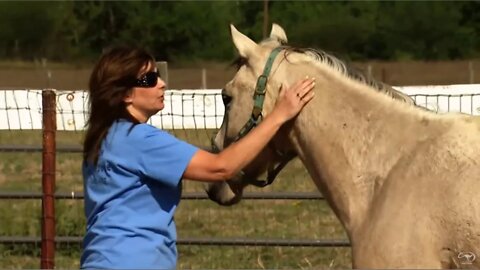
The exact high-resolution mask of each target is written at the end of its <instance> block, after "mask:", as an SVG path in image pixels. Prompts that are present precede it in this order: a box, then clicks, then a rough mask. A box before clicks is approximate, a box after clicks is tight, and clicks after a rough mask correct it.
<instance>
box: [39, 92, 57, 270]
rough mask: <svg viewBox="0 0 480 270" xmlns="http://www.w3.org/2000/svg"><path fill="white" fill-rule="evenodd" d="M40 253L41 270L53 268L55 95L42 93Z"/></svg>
mask: <svg viewBox="0 0 480 270" xmlns="http://www.w3.org/2000/svg"><path fill="white" fill-rule="evenodd" d="M42 115H43V123H42V130H43V148H42V190H43V193H42V251H41V261H40V268H41V269H53V268H55V159H56V157H55V154H56V143H55V135H56V134H55V133H56V131H57V117H56V94H55V91H54V90H52V89H47V90H43V91H42Z"/></svg>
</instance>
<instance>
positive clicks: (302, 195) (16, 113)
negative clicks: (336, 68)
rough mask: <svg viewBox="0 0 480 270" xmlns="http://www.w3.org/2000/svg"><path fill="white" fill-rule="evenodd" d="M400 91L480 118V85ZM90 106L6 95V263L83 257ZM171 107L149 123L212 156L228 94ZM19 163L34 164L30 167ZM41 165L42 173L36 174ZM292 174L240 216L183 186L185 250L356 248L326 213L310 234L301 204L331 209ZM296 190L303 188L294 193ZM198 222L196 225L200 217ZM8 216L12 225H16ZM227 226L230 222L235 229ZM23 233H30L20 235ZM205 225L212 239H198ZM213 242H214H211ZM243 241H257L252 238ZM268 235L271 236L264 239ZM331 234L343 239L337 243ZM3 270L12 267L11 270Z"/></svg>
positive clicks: (177, 97) (183, 98) (184, 93)
mask: <svg viewBox="0 0 480 270" xmlns="http://www.w3.org/2000/svg"><path fill="white" fill-rule="evenodd" d="M399 89H400V90H401V91H404V92H405V93H407V94H409V95H410V96H412V97H413V98H414V99H415V101H416V103H417V105H419V106H424V107H426V108H428V109H430V110H433V111H436V112H437V113H444V112H461V113H467V114H472V115H479V114H480V85H454V86H435V87H430V86H428V87H424V86H417V87H403V88H401V87H399ZM87 99H88V96H87V93H86V92H84V91H81V90H79V91H59V90H54V89H42V90H40V89H22V90H1V91H0V119H2V120H1V121H0V139H1V143H0V156H2V157H3V159H2V160H4V163H3V165H2V166H3V167H1V168H2V169H3V170H2V171H1V174H0V187H1V191H0V201H2V202H4V203H5V204H2V205H3V206H2V207H1V209H2V210H1V212H2V213H1V214H3V215H4V217H5V218H4V221H3V222H1V221H0V252H3V254H4V256H2V257H5V256H9V255H10V254H13V255H12V257H15V256H19V257H21V256H23V255H18V254H23V253H22V252H24V251H25V250H32V247H34V248H33V249H34V250H37V251H35V252H33V253H29V254H28V256H30V257H33V258H39V259H40V268H42V269H52V268H55V267H56V265H57V266H58V263H56V262H57V259H56V254H59V253H60V254H61V255H62V256H61V259H62V260H63V259H64V257H65V256H64V254H63V253H64V252H65V250H66V249H70V248H71V249H75V250H76V252H77V253H75V254H77V255H78V253H79V252H80V250H81V247H80V245H81V242H82V233H83V230H84V225H85V221H84V220H83V204H82V201H83V192H82V189H83V187H82V183H81V174H80V173H79V172H80V166H81V163H80V161H81V147H80V145H81V143H80V142H81V137H82V132H83V130H84V127H85V123H86V120H87V116H88V115H87V113H88V107H87ZM165 104H166V106H165V109H164V110H162V111H161V112H160V113H158V114H157V115H155V116H153V117H152V118H151V119H150V124H152V125H154V126H157V127H159V128H162V129H165V130H168V131H169V132H171V133H173V134H174V135H176V136H178V137H180V138H182V139H184V140H187V141H189V142H190V143H192V144H195V145H197V146H199V147H202V148H206V149H208V147H209V143H210V139H211V137H212V136H213V134H214V133H215V132H216V131H217V130H218V128H219V127H220V125H221V122H222V119H223V114H224V108H223V104H222V101H221V94H220V90H219V89H211V90H188V89H187V90H170V91H167V92H166V94H165ZM6 142H8V143H6ZM14 155H20V157H12V156H14ZM21 161H26V162H27V164H26V165H25V164H23V163H21ZM39 164H41V168H40V166H37V165H39ZM289 166H290V165H289ZM290 170H291V172H287V173H285V174H284V175H283V176H282V175H280V176H279V177H280V178H282V177H283V179H282V182H283V184H280V183H279V186H280V188H278V189H275V188H267V189H265V190H261V191H259V190H258V189H253V188H249V189H248V190H247V192H246V193H245V194H244V201H262V202H270V203H267V204H263V203H262V204H260V205H259V204H258V203H256V204H247V205H244V206H242V207H244V208H245V209H243V210H241V216H240V217H238V212H237V214H236V215H237V216H233V215H232V214H231V213H232V211H233V210H234V209H236V208H237V206H235V207H232V208H221V207H219V208H213V209H209V210H208V211H207V210H205V209H203V208H201V207H212V206H211V204H213V203H212V202H209V201H208V197H207V196H206V193H205V192H204V191H203V188H204V187H203V186H200V185H193V184H190V183H188V184H185V185H184V187H183V190H184V192H183V194H182V200H184V201H187V202H186V203H185V204H186V206H185V209H186V210H185V211H184V212H181V213H180V214H179V215H180V217H179V220H180V222H178V223H179V224H178V227H179V232H181V231H185V232H188V233H191V235H184V234H183V233H180V235H179V240H178V245H179V246H234V247H237V246H253V247H322V248H327V247H328V248H344V247H348V246H349V242H348V240H346V237H345V234H344V232H343V230H342V228H341V227H339V224H338V222H337V221H335V217H333V216H332V213H331V212H330V213H327V214H325V215H330V218H328V219H327V220H315V221H313V223H312V224H311V226H312V227H308V226H306V225H304V224H303V223H302V222H300V221H298V220H301V218H305V217H307V213H308V214H311V213H310V212H311V211H310V210H299V209H300V208H299V205H300V206H301V207H305V209H313V211H315V212H316V211H318V212H321V213H326V212H325V211H329V210H325V209H326V208H328V206H326V207H324V208H325V209H324V208H321V209H320V208H317V206H315V205H313V204H310V203H308V202H309V201H313V202H316V201H323V200H324V199H323V197H322V196H321V194H320V193H318V192H317V191H316V189H315V187H314V186H313V185H312V184H311V183H310V184H304V182H303V181H302V182H301V183H302V184H300V185H299V184H298V182H299V181H296V182H295V183H292V182H289V183H287V182H288V181H290V180H288V179H290V178H294V177H296V178H302V179H303V178H308V175H307V174H306V172H305V170H304V169H303V167H302V166H301V164H300V163H299V162H298V161H296V163H295V164H293V165H292V168H291V169H290ZM10 174H11V175H10ZM299 174H301V176H299ZM39 178H41V179H42V181H41V184H38V183H39V181H38V179H39ZM309 182H311V181H309ZM293 186H294V187H300V188H299V189H298V190H296V189H294V191H291V190H292V187H293ZM272 201H273V202H272ZM182 204H183V203H182ZM272 205H273V206H272ZM275 205H278V207H279V209H280V211H281V212H289V213H296V214H298V215H299V216H297V217H295V218H294V219H296V220H297V221H295V222H296V223H292V224H289V222H290V221H287V220H288V219H289V218H290V216H288V215H287V214H280V217H279V218H277V217H275V218H272V216H271V215H273V214H271V213H270V212H269V211H273V210H271V209H272V207H275ZM302 209H303V208H302ZM179 211H180V210H179ZM235 211H237V210H235ZM258 211H265V212H266V213H265V214H264V215H265V217H264V218H265V220H264V221H263V222H262V220H261V219H257V218H255V217H254V215H253V214H252V212H255V213H258ZM218 213H220V214H218ZM192 215H197V216H198V217H197V216H195V217H192ZM27 216H33V217H34V221H33V222H28V221H26V218H27ZM205 216H208V217H207V219H212V218H213V217H221V219H222V222H220V224H217V225H215V226H217V227H215V228H217V229H216V231H215V230H213V232H212V231H209V228H208V227H209V226H213V225H211V224H212V223H207V222H204V221H199V220H200V219H201V218H204V217H205ZM200 217H201V218H200ZM9 218H10V219H11V220H8V219H9ZM230 219H232V220H233V221H232V220H230ZM248 219H253V220H255V221H256V222H258V224H255V225H254V226H251V224H250V223H243V220H248ZM307 219H308V217H307ZM227 220H230V221H228V222H227ZM272 220H274V221H272ZM15 222H19V224H24V223H30V225H18V226H17V225H15V224H13V223H15ZM208 222H210V221H208ZM336 222H337V223H336ZM235 223H237V224H235ZM272 223H275V226H277V227H278V228H279V229H278V231H273V232H272V231H271V230H270V231H269V226H270V228H271V226H272V225H271V224H272ZM283 223H285V224H283ZM287 223H288V224H287ZM206 224H207V225H206ZM325 224H328V225H329V226H330V225H331V226H336V227H335V229H331V230H330V231H328V230H325V231H322V232H321V233H320V234H318V233H314V232H313V229H314V228H316V227H317V226H319V225H322V226H323V225H325ZM332 224H334V225H332ZM237 225H238V226H240V227H239V228H240V229H245V228H247V232H246V233H242V232H241V231H239V230H240V229H238V230H237V231H236V232H240V233H241V234H240V235H238V234H237V235H235V231H234V232H233V233H229V232H223V231H222V230H223V228H225V227H228V226H232V227H235V226H237ZM283 225H285V226H287V227H291V226H298V228H297V231H296V232H292V235H290V236H285V235H284V234H285V233H284V232H282V226H283ZM22 226H26V227H25V228H20V227H22ZM38 227H39V228H38ZM199 227H201V228H203V229H204V231H199V232H198V231H196V229H197V228H199ZM5 228H6V229H5ZM206 232H208V233H206ZM209 234H210V236H207V235H209ZM244 235H248V236H250V237H244ZM265 235H267V236H268V238H265V237H264V236H265ZM332 236H335V237H333V238H332ZM18 250H21V251H18ZM38 250H39V252H38ZM192 252H193V251H192ZM27 253H28V252H27ZM187 253H188V252H187ZM280 253H281V252H280ZM212 254H213V253H212ZM277 255H278V254H277ZM215 256H217V255H215V254H214V255H212V257H215ZM339 256H342V255H341V254H340V255H339ZM67 257H68V256H67ZM258 258H261V257H260V255H259V256H258ZM258 258H257V262H256V264H255V265H256V266H257V267H258V266H262V265H263V264H264V263H263V262H262V259H260V261H258V260H259V259H258ZM77 259H78V258H77ZM198 260H199V261H198V262H195V263H196V264H184V265H183V266H185V267H188V266H192V265H196V266H200V267H202V266H203V265H202V264H201V262H200V261H201V259H198ZM304 260H306V262H305V264H306V265H307V266H308V265H309V264H311V262H310V261H309V260H308V259H307V258H304ZM1 261H2V259H0V265H2V264H1ZM6 264H7V263H6ZM330 264H332V263H330ZM65 265H66V266H65ZM298 265H299V264H297V266H298ZM340 265H341V264H340ZM2 266H5V267H8V265H2ZM61 266H63V267H71V266H72V264H70V263H65V264H64V265H61ZM73 266H75V265H73ZM203 268H205V266H203Z"/></svg>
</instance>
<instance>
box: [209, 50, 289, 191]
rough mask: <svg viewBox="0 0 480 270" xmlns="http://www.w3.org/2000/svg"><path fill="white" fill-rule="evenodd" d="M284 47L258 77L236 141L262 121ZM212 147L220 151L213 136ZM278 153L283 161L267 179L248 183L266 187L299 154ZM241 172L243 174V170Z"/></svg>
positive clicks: (269, 173) (272, 55)
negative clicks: (272, 73) (269, 85)
mask: <svg viewBox="0 0 480 270" xmlns="http://www.w3.org/2000/svg"><path fill="white" fill-rule="evenodd" d="M282 49H284V47H277V48H275V49H273V50H272V52H271V53H270V56H269V57H268V59H267V62H266V63H265V67H264V68H263V73H262V75H260V76H259V77H258V79H257V84H256V85H255V93H254V94H253V99H254V105H253V109H252V115H251V116H250V119H248V121H247V123H246V124H245V125H244V126H243V127H242V128H241V129H240V131H239V132H238V135H237V136H236V137H235V139H234V142H235V141H238V140H239V139H241V138H242V137H244V136H245V135H247V133H248V132H250V131H251V130H252V129H253V128H254V127H256V126H257V125H258V124H260V122H261V121H262V117H263V116H262V110H263V102H264V101H265V93H266V91H267V82H268V76H269V75H270V71H271V70H272V65H273V61H274V60H275V58H276V57H277V55H278V53H279V52H280V51H281V50H282ZM212 149H213V150H214V151H216V152H218V147H217V146H216V145H215V142H214V140H213V138H212ZM276 152H277V155H279V156H281V157H282V161H280V163H279V164H278V165H277V166H276V167H269V168H268V174H267V180H258V179H248V178H244V179H245V181H247V182H248V184H251V185H254V186H257V187H265V186H268V185H270V184H271V183H273V181H274V180H275V177H276V176H277V175H278V173H279V172H280V171H281V170H282V169H283V167H285V166H286V165H287V163H288V162H289V161H290V160H292V159H293V158H295V157H296V156H297V154H296V153H294V152H288V153H283V152H280V151H278V150H277V151H276ZM240 173H242V174H243V171H241V172H240Z"/></svg>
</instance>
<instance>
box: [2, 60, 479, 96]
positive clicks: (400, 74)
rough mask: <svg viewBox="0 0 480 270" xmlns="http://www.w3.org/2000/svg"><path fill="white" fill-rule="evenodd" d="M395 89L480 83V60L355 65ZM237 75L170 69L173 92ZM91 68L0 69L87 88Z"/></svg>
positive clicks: (33, 85)
mask: <svg viewBox="0 0 480 270" xmlns="http://www.w3.org/2000/svg"><path fill="white" fill-rule="evenodd" d="M352 64H353V65H354V66H355V67H357V68H360V69H362V70H363V71H364V72H365V73H368V72H370V73H371V74H372V75H373V76H374V77H375V78H376V79H377V80H380V81H384V82H386V83H388V84H391V85H394V86H405V85H449V84H468V83H480V60H466V61H452V62H395V63H392V62H368V63H352ZM234 73H235V70H233V69H232V68H229V67H228V64H224V65H223V64H220V65H219V64H217V65H214V67H209V68H205V69H204V71H202V69H201V68H189V69H187V68H183V69H179V68H175V69H174V68H169V69H168V83H169V88H170V89H201V88H207V89H218V88H222V87H223V86H224V85H225V83H226V82H228V81H229V80H230V79H231V78H232V77H233V74H234ZM89 75H90V68H66V67H62V68H58V67H57V68H49V69H47V68H41V67H8V66H2V67H0V89H26V88H28V89H42V88H54V89H59V90H81V89H86V88H87V85H88V77H89Z"/></svg>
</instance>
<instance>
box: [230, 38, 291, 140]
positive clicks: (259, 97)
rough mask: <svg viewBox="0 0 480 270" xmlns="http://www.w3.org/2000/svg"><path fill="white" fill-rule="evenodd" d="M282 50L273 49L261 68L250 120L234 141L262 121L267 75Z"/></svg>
mask: <svg viewBox="0 0 480 270" xmlns="http://www.w3.org/2000/svg"><path fill="white" fill-rule="evenodd" d="M282 49H283V47H277V48H275V49H273V51H272V52H271V53H270V56H269V57H268V59H267V63H265V67H264V68H263V73H262V75H260V76H259V77H258V79H257V84H256V85H255V93H254V94H253V99H254V105H253V110H252V115H251V116H250V119H248V122H247V123H246V124H245V125H244V126H243V128H242V129H240V131H239V132H238V135H237V137H235V140H234V141H238V140H239V139H241V138H242V137H244V136H245V135H247V133H248V132H250V130H252V129H253V128H254V127H256V126H257V125H258V124H260V122H261V121H262V118H263V116H262V110H263V102H264V101H265V93H266V92H267V82H268V75H269V74H270V71H271V70H272V65H273V61H274V60H275V58H276V57H277V55H278V53H279V52H280V51H281V50H282Z"/></svg>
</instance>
